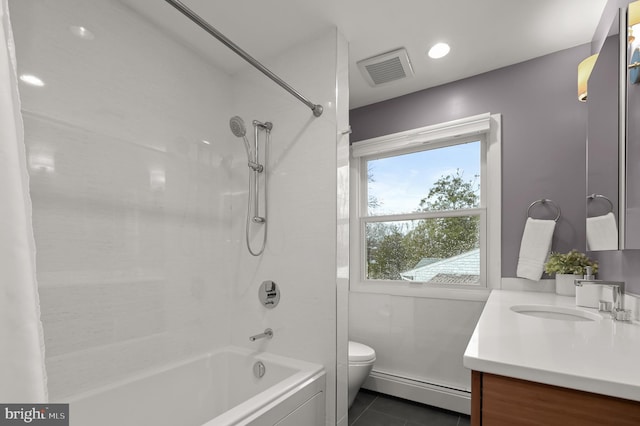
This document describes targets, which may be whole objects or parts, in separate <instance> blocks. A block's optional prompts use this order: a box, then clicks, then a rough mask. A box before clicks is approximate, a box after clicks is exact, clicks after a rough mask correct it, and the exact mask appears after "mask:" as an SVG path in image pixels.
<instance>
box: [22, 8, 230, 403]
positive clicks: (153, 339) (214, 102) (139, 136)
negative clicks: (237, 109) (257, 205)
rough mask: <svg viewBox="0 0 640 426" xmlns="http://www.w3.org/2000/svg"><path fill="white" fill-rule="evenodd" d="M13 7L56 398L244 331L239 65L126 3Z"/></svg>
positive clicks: (48, 359)
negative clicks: (235, 181) (86, 32)
mask: <svg viewBox="0 0 640 426" xmlns="http://www.w3.org/2000/svg"><path fill="white" fill-rule="evenodd" d="M9 6H10V11H11V18H12V22H13V27H14V33H15V38H16V44H17V59H18V67H19V72H21V73H33V74H36V75H38V76H39V77H41V78H42V79H43V80H44V82H45V86H44V87H42V88H34V87H29V86H25V85H21V87H20V91H21V97H22V102H23V105H22V106H23V113H24V117H25V129H26V143H27V149H28V153H27V155H28V161H29V164H28V166H29V171H30V174H31V197H32V199H33V225H34V231H35V238H36V246H37V275H38V282H39V291H40V299H41V303H42V320H43V324H44V334H45V340H46V342H45V343H46V367H47V373H48V376H49V383H48V385H49V392H50V397H51V399H52V400H53V401H57V400H58V401H64V400H65V399H66V397H67V396H69V395H71V394H75V393H78V392H82V391H84V390H87V389H91V388H93V387H95V386H99V385H101V384H104V383H108V382H112V381H114V380H117V379H119V378H122V377H123V376H126V375H129V374H131V373H134V372H136V371H139V370H141V369H144V368H149V367H153V366H154V365H158V364H161V363H163V362H166V361H168V360H171V359H175V358H177V357H181V356H184V355H187V354H192V353H194V352H198V351H202V350H205V349H207V348H210V347H212V346H214V347H215V346H223V345H226V344H228V343H229V342H230V339H231V333H230V330H228V329H227V328H225V327H219V326H218V325H219V324H221V323H225V321H226V318H227V317H228V315H229V306H228V303H225V300H228V299H229V278H230V274H229V272H228V269H227V268H226V267H225V266H226V265H227V263H228V262H227V259H226V258H225V253H226V252H227V250H226V236H227V235H228V227H229V223H230V215H229V213H230V204H229V203H228V200H227V199H226V198H225V197H224V196H223V195H221V194H222V193H223V192H224V191H226V190H227V188H228V181H229V170H230V157H229V156H230V153H231V152H230V144H229V142H230V140H231V137H230V135H229V132H228V124H227V120H228V118H229V112H228V111H229V108H228V105H229V104H230V102H231V91H230V89H229V86H230V78H229V77H228V76H226V75H225V74H223V73H221V72H219V71H218V70H216V69H214V68H212V67H211V66H210V65H209V64H208V63H206V62H204V61H202V60H201V59H200V58H198V57H197V56H196V55H195V54H193V53H192V52H190V51H189V50H188V49H185V48H184V46H182V45H180V44H178V43H176V42H175V41H174V40H173V39H172V38H169V37H167V36H166V35H165V34H164V33H163V32H162V31H160V30H159V29H158V28H157V27H155V26H152V25H150V24H148V23H147V22H145V21H144V20H143V19H141V18H140V17H139V16H138V15H136V14H134V13H131V12H130V10H128V9H126V8H125V7H123V6H122V4H121V3H120V2H117V1H103V0H90V1H87V0H82V1H80V0H64V1H60V0H37V1H36V0H13V1H11V2H10V5H9ZM71 25H83V26H86V27H87V28H89V29H90V30H91V31H93V32H94V34H95V38H94V39H93V40H82V39H80V38H77V37H75V36H74V35H72V34H71V32H70V31H69V26H71ZM203 139H205V140H208V141H210V142H211V144H210V145H206V144H204V143H203V142H202V140H203ZM221 301H222V302H221Z"/></svg>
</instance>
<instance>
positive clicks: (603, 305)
mask: <svg viewBox="0 0 640 426" xmlns="http://www.w3.org/2000/svg"><path fill="white" fill-rule="evenodd" d="M612 307H613V303H611V302H607V301H606V300H601V301H600V302H599V303H598V310H599V311H600V312H611V309H612Z"/></svg>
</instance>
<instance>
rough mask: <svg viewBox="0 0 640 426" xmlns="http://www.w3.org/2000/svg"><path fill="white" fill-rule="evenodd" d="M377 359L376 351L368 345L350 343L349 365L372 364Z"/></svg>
mask: <svg viewBox="0 0 640 426" xmlns="http://www.w3.org/2000/svg"><path fill="white" fill-rule="evenodd" d="M375 359H376V351H374V350H373V349H372V348H370V347H369V346H367V345H363V344H362V343H358V342H351V341H349V363H362V362H371V361H375Z"/></svg>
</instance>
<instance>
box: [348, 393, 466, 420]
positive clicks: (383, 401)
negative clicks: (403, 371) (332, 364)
mask: <svg viewBox="0 0 640 426" xmlns="http://www.w3.org/2000/svg"><path fill="white" fill-rule="evenodd" d="M352 425H353V426H469V425H470V418H469V416H467V415H464V414H459V413H455V412H453V411H447V410H442V409H440V408H435V407H430V406H428V405H423V404H418V403H417V402H412V401H407V400H405V399H400V398H395V397H393V396H389V395H384V394H380V393H377V392H372V391H369V390H366V389H361V390H360V392H359V393H358V396H356V400H355V402H354V403H353V405H352V406H351V409H350V410H349V426H352Z"/></svg>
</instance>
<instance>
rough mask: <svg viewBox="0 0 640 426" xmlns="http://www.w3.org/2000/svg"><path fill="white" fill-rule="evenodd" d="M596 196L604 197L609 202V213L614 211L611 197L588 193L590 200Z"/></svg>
mask: <svg viewBox="0 0 640 426" xmlns="http://www.w3.org/2000/svg"><path fill="white" fill-rule="evenodd" d="M596 198H602V199H603V200H605V201H606V202H607V203H609V212H608V213H613V203H612V202H611V200H610V199H609V198H607V197H605V196H604V195H600V194H591V195H587V200H589V201H591V200H595V199H596Z"/></svg>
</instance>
